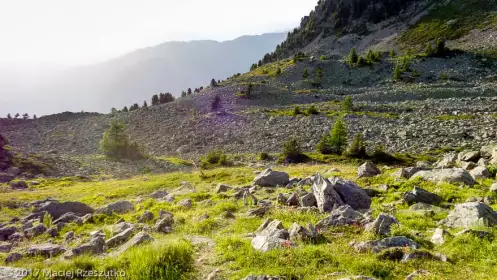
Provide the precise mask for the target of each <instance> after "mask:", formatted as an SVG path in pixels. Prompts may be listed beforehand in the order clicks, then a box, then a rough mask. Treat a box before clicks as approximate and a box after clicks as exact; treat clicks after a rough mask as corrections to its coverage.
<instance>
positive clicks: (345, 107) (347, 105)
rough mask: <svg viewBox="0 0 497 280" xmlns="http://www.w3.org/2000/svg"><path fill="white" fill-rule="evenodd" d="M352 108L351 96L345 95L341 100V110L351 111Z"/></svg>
mask: <svg viewBox="0 0 497 280" xmlns="http://www.w3.org/2000/svg"><path fill="white" fill-rule="evenodd" d="M353 109H354V103H353V102H352V98H351V97H350V96H348V95H347V96H346V97H345V100H343V102H342V111H344V112H352V110H353Z"/></svg>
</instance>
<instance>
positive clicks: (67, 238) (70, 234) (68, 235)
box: [64, 231, 74, 243]
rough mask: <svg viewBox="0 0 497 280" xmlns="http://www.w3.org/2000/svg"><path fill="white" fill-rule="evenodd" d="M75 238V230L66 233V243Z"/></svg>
mask: <svg viewBox="0 0 497 280" xmlns="http://www.w3.org/2000/svg"><path fill="white" fill-rule="evenodd" d="M73 239H74V232H73V231H68V232H66V234H64V240H65V242H66V243H69V242H70V241H72V240H73Z"/></svg>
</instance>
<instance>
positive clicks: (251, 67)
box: [250, 63, 257, 71]
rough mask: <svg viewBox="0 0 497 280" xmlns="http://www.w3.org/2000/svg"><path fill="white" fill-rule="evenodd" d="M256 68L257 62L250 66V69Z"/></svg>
mask: <svg viewBox="0 0 497 280" xmlns="http://www.w3.org/2000/svg"><path fill="white" fill-rule="evenodd" d="M255 69H257V64H256V63H254V64H252V66H250V71H254V70H255Z"/></svg>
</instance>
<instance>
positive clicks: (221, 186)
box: [216, 184, 232, 193]
mask: <svg viewBox="0 0 497 280" xmlns="http://www.w3.org/2000/svg"><path fill="white" fill-rule="evenodd" d="M231 189H232V188H231V186H228V185H225V184H219V185H218V186H217V189H216V193H224V192H227V191H229V190H231Z"/></svg>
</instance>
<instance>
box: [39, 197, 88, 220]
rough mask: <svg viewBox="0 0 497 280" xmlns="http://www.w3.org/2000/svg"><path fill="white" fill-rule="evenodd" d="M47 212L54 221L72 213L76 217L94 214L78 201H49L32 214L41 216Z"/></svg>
mask: <svg viewBox="0 0 497 280" xmlns="http://www.w3.org/2000/svg"><path fill="white" fill-rule="evenodd" d="M44 212H47V213H48V214H50V216H52V218H53V219H54V220H56V219H58V218H60V216H62V215H64V214H66V213H69V212H71V213H74V214H75V215H77V216H84V215H86V214H91V213H93V212H95V210H94V209H93V208H91V207H90V206H88V205H86V204H84V203H81V202H78V201H68V202H58V201H49V202H46V203H44V204H41V206H40V207H38V208H36V209H35V211H34V213H35V214H38V213H41V215H43V214H44Z"/></svg>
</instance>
